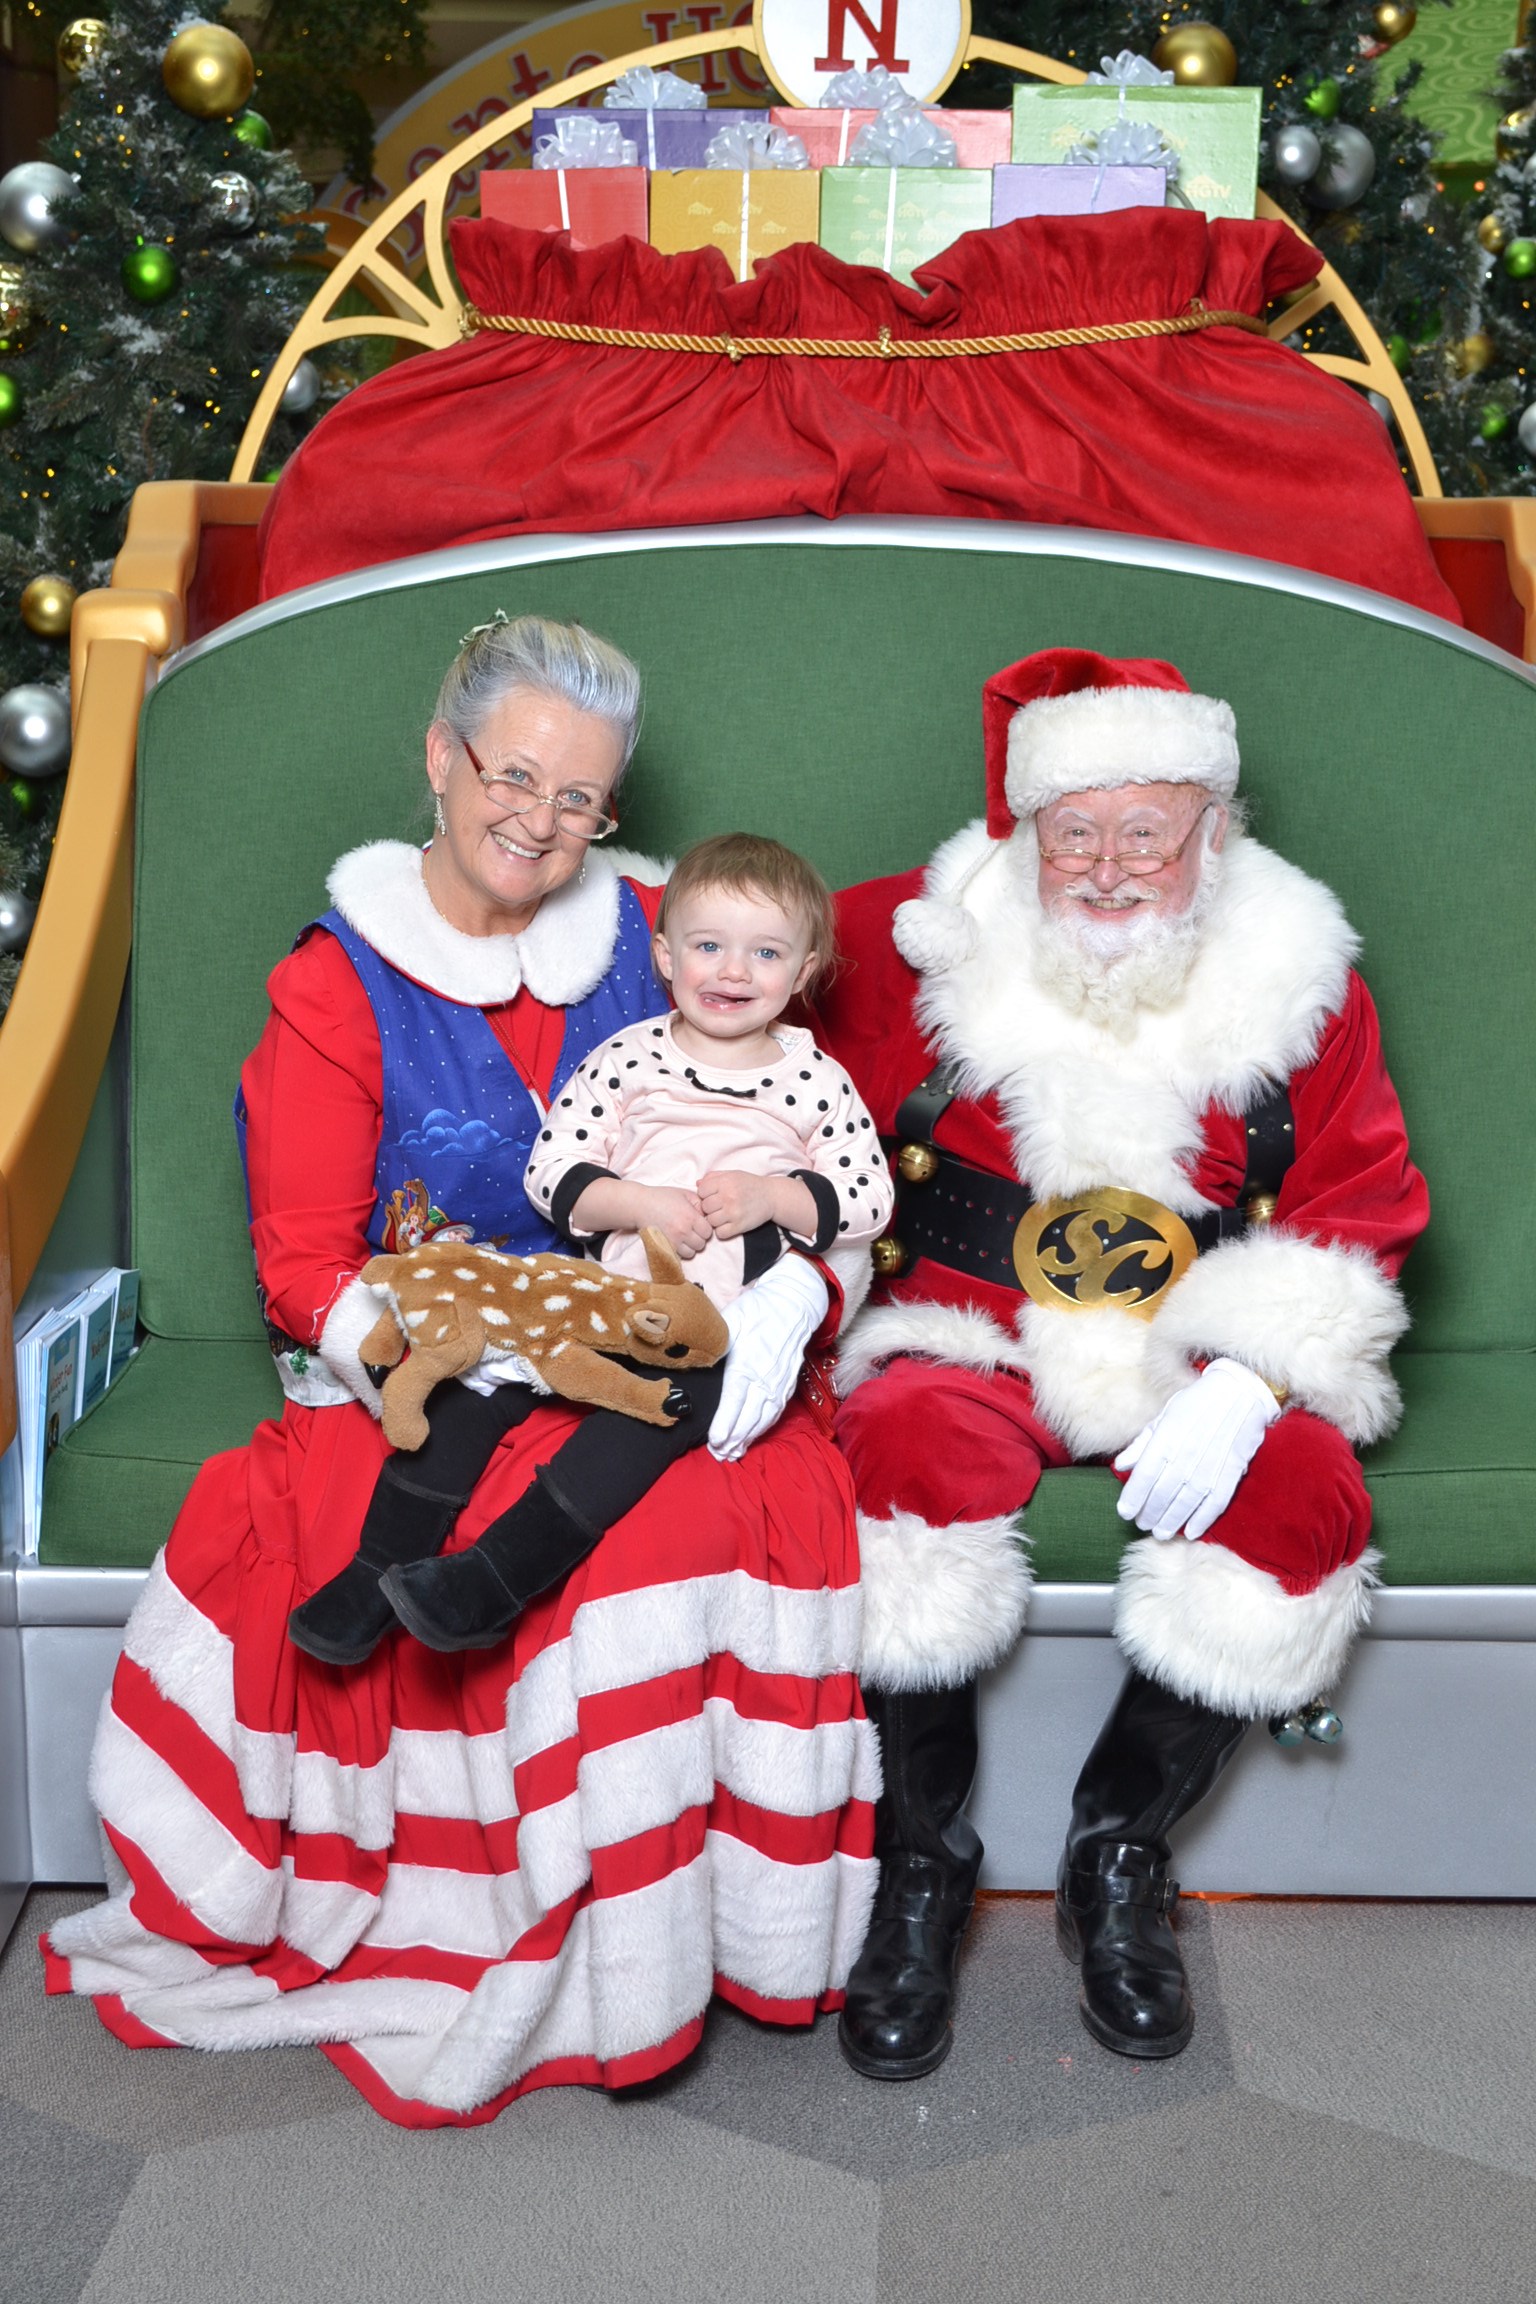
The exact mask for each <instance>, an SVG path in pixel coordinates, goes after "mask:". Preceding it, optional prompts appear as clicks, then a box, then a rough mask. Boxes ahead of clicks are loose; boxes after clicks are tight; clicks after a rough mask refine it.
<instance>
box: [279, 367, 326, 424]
mask: <svg viewBox="0 0 1536 2304" xmlns="http://www.w3.org/2000/svg"><path fill="white" fill-rule="evenodd" d="M319 397H320V371H319V369H318V368H317V367H316V366H315V364H314V362H313V360H301V361H300V362H299V364H298V366H297V368H295V370H294V372H293V374H292V375H291V376H290V377H289V379H288V381H287V383H286V384H285V385H284V386H283V397H282V400H281V402H280V403H279V405H280V406H281V408H282V411H283V414H284V415H285V416H305V415H307V414H308V413H309V411H310V409H311V408H313V406H314V404H315V402H316V401H317V400H318V399H319Z"/></svg>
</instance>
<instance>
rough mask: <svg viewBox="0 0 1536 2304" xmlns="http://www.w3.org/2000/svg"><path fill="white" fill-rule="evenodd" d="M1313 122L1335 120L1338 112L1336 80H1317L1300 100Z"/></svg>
mask: <svg viewBox="0 0 1536 2304" xmlns="http://www.w3.org/2000/svg"><path fill="white" fill-rule="evenodd" d="M1302 102H1303V104H1305V106H1306V108H1307V110H1308V111H1309V112H1310V113H1311V115H1312V117H1313V119H1314V120H1335V119H1337V118H1338V112H1339V84H1338V82H1337V80H1319V82H1318V83H1317V86H1316V87H1315V88H1309V89H1308V90H1307V92H1306V94H1305V96H1303V98H1302Z"/></svg>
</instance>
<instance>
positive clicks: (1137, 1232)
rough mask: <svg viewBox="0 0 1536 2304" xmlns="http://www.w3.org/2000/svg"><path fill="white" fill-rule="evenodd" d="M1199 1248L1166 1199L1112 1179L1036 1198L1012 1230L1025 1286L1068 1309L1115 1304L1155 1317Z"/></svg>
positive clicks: (1040, 1299)
mask: <svg viewBox="0 0 1536 2304" xmlns="http://www.w3.org/2000/svg"><path fill="white" fill-rule="evenodd" d="M1199 1253H1200V1251H1199V1249H1198V1248H1197V1247H1196V1245H1195V1237H1194V1234H1193V1233H1192V1232H1191V1231H1190V1229H1189V1226H1188V1225H1187V1224H1186V1223H1185V1221H1184V1219H1183V1217H1182V1216H1176V1215H1175V1214H1174V1212H1173V1210H1172V1209H1171V1208H1165V1207H1164V1206H1163V1205H1162V1202H1161V1201H1160V1200H1148V1199H1146V1198H1145V1197H1144V1196H1143V1195H1142V1194H1141V1193H1140V1192H1122V1191H1121V1190H1120V1188H1119V1186H1118V1185H1105V1186H1103V1187H1101V1188H1100V1189H1099V1190H1097V1191H1093V1192H1075V1193H1071V1194H1069V1195H1068V1196H1067V1197H1066V1198H1065V1199H1060V1200H1042V1201H1037V1202H1036V1204H1035V1206H1034V1207H1033V1208H1031V1209H1029V1210H1028V1212H1027V1213H1026V1214H1025V1215H1024V1216H1023V1217H1022V1218H1021V1220H1020V1222H1019V1227H1018V1230H1017V1231H1016V1232H1015V1233H1014V1236H1013V1268H1014V1270H1015V1271H1016V1272H1017V1274H1018V1276H1019V1286H1020V1287H1021V1288H1022V1289H1023V1290H1024V1293H1025V1294H1026V1296H1028V1297H1029V1298H1030V1300H1031V1301H1032V1302H1033V1303H1036V1304H1049V1305H1051V1306H1053V1307H1054V1308H1055V1309H1056V1310H1057V1311H1061V1312H1088V1311H1094V1312H1097V1311H1100V1310H1102V1309H1103V1307H1105V1306H1106V1305H1108V1306H1109V1307H1110V1308H1111V1309H1113V1310H1115V1311H1118V1312H1129V1313H1131V1314H1132V1315H1133V1316H1134V1317H1135V1318H1136V1319H1138V1320H1150V1319H1151V1318H1152V1316H1153V1314H1154V1313H1155V1312H1156V1310H1157V1307H1158V1305H1159V1303H1160V1302H1161V1300H1162V1298H1163V1297H1164V1295H1165V1294H1166V1293H1167V1291H1168V1290H1169V1289H1170V1288H1171V1287H1172V1286H1173V1284H1174V1282H1175V1281H1176V1280H1181V1279H1182V1278H1183V1276H1184V1274H1185V1273H1186V1272H1187V1271H1188V1270H1189V1268H1190V1266H1191V1264H1193V1263H1194V1261H1195V1259H1196V1257H1197V1256H1198V1255H1199Z"/></svg>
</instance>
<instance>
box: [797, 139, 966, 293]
mask: <svg viewBox="0 0 1536 2304" xmlns="http://www.w3.org/2000/svg"><path fill="white" fill-rule="evenodd" d="M991 222H992V171H991V169H990V168H824V169H823V170H822V172H821V245H822V247H823V248H830V250H831V251H832V254H833V255H834V256H841V257H842V259H843V261H844V263H845V264H878V265H880V266H881V267H882V268H883V270H885V271H887V272H892V273H894V274H895V276H896V278H897V279H898V280H904V281H905V282H906V284H907V286H908V287H909V288H910V287H911V285H912V275H913V273H914V272H915V271H916V269H917V267H918V266H919V265H920V264H926V263H927V262H928V260H929V258H930V257H931V256H937V255H938V254H939V253H940V251H941V250H942V249H945V248H947V247H948V246H949V245H950V242H951V241H953V240H958V239H959V237H960V235H961V233H962V232H980V231H984V230H985V229H986V228H987V226H988V225H990V223H991Z"/></svg>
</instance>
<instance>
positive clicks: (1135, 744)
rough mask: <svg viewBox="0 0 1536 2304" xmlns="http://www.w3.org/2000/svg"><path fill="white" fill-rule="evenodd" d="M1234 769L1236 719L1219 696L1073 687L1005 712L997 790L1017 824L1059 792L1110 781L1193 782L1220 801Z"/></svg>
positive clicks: (1109, 785) (1104, 786)
mask: <svg viewBox="0 0 1536 2304" xmlns="http://www.w3.org/2000/svg"><path fill="white" fill-rule="evenodd" d="M1237 771H1238V754H1237V724H1236V722H1235V721H1234V719H1233V717H1232V707H1231V705H1230V704H1225V703H1223V702H1222V700H1221V698H1220V697H1218V696H1194V695H1189V694H1184V693H1181V692H1179V691H1178V690H1176V689H1170V688H1083V689H1079V690H1078V692H1077V693H1076V694H1075V695H1072V696H1042V697H1041V698H1040V700H1039V701H1038V703H1034V704H1026V705H1025V706H1024V707H1023V709H1022V710H1021V711H1018V712H1016V713H1015V714H1014V716H1013V718H1012V720H1011V721H1010V722H1009V726H1008V767H1007V773H1006V775H1005V777H1004V780H1003V793H1004V797H1005V798H1006V800H1007V802H1008V806H1009V808H1010V809H1011V810H1012V811H1013V814H1014V815H1015V816H1016V817H1017V818H1018V819H1019V821H1020V823H1025V822H1027V821H1028V819H1029V818H1030V817H1031V816H1033V815H1034V814H1035V812H1036V810H1037V809H1040V808H1048V807H1049V806H1050V804H1051V802H1052V801H1053V800H1059V799H1060V798H1061V797H1062V794H1063V793H1065V792H1103V791H1109V790H1112V789H1113V788H1114V787H1115V786H1116V785H1119V784H1203V785H1204V786H1205V788H1206V790H1207V791H1208V792H1210V793H1211V794H1212V795H1213V797H1214V798H1216V799H1218V800H1230V799H1231V797H1232V795H1233V793H1234V792H1235V791H1236V790H1237Z"/></svg>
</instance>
